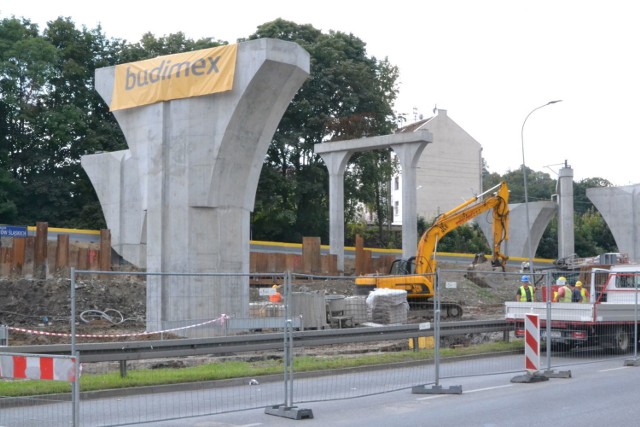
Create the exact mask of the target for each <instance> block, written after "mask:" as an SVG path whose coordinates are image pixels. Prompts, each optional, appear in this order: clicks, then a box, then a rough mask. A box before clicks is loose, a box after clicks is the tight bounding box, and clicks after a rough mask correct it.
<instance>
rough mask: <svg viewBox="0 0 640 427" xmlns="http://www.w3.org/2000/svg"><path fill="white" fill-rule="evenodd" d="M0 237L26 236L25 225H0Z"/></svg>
mask: <svg viewBox="0 0 640 427" xmlns="http://www.w3.org/2000/svg"><path fill="white" fill-rule="evenodd" d="M0 237H27V227H21V226H19V225H0Z"/></svg>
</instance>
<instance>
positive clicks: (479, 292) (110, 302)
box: [0, 265, 519, 345]
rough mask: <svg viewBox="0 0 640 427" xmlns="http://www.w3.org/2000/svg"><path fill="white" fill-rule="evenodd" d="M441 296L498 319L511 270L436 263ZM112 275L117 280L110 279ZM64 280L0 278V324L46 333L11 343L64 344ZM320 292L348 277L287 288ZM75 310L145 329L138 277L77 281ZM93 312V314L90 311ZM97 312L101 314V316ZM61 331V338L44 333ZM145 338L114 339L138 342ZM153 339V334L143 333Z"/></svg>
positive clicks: (99, 323) (509, 290)
mask: <svg viewBox="0 0 640 427" xmlns="http://www.w3.org/2000/svg"><path fill="white" fill-rule="evenodd" d="M440 268H442V269H443V270H442V277H441V282H440V283H443V284H444V286H442V296H443V299H446V300H448V301H454V302H457V303H459V304H460V305H461V306H462V307H463V310H464V314H463V317H462V320H474V319H482V318H500V317H501V315H502V313H503V312H504V309H503V303H504V301H505V300H507V299H508V300H511V299H512V298H513V296H514V295H515V291H516V285H515V283H517V277H519V276H516V275H515V274H506V275H505V274H496V273H494V272H493V270H492V269H491V268H487V267H482V266H479V267H478V268H477V269H476V270H475V271H474V272H470V271H467V270H466V266H461V265H449V266H447V265H440ZM513 273H515V272H513ZM114 277H117V278H114ZM70 286H71V285H70V281H69V279H61V278H58V279H49V280H28V279H20V280H9V279H0V324H1V325H7V326H11V327H14V328H24V329H28V330H36V331H42V332H45V333H48V334H49V335H39V334H34V333H24V332H20V331H15V330H13V329H12V330H11V331H10V343H11V345H22V344H54V343H68V342H70V338H68V337H67V336H65V334H68V333H69V331H70V321H69V313H70V311H71V307H70V305H71V304H70V293H71V288H70ZM317 290H322V291H323V292H324V293H325V294H337V295H345V296H351V295H354V294H355V285H354V283H353V278H337V279H331V280H330V279H326V278H323V279H317V280H311V279H309V280H301V281H298V282H297V283H295V284H294V286H293V291H294V292H296V291H317ZM75 293H76V311H77V313H78V314H79V317H81V319H80V321H79V322H78V323H77V333H78V334H107V335H118V334H123V333H131V332H142V331H144V330H145V322H144V319H145V315H146V313H145V305H146V284H145V282H144V280H143V279H141V278H140V277H139V276H109V279H98V278H92V279H86V280H81V279H78V280H77V281H76V286H75ZM260 298H264V297H260V296H259V292H258V289H257V288H252V289H251V300H252V301H254V300H259V299H260ZM92 310H97V311H98V312H97V313H96V312H92ZM102 313H103V314H102ZM425 320H428V316H427V315H425V314H424V313H421V312H410V314H409V319H408V321H409V322H415V323H417V322H422V321H425ZM57 333H59V334H62V335H61V336H56V335H50V334H57ZM140 339H145V337H140V336H136V337H131V338H130V339H129V338H119V339H117V340H118V341H123V340H140ZM146 339H157V336H153V335H150V336H146ZM95 341H103V342H104V341H115V339H110V338H101V339H89V338H87V339H85V340H84V341H83V339H82V338H80V339H79V340H78V342H79V343H81V342H95Z"/></svg>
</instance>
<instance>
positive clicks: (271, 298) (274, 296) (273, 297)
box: [269, 291, 282, 303]
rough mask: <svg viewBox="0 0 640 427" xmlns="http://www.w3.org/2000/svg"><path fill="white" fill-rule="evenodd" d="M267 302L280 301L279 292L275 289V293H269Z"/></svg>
mask: <svg viewBox="0 0 640 427" xmlns="http://www.w3.org/2000/svg"><path fill="white" fill-rule="evenodd" d="M269 302H274V303H278V302H282V295H280V292H278V291H276V293H275V294H271V295H269Z"/></svg>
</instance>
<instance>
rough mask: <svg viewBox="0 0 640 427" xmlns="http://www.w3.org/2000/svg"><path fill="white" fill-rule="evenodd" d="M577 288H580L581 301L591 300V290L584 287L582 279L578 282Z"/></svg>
mask: <svg viewBox="0 0 640 427" xmlns="http://www.w3.org/2000/svg"><path fill="white" fill-rule="evenodd" d="M576 289H578V290H580V297H581V298H582V299H581V300H580V302H589V297H590V295H589V291H588V290H587V289H586V288H583V287H582V282H581V281H580V280H578V281H577V282H576Z"/></svg>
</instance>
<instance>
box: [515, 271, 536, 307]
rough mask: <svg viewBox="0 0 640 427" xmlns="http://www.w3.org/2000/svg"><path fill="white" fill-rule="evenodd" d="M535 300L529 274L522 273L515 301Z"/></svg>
mask: <svg viewBox="0 0 640 427" xmlns="http://www.w3.org/2000/svg"><path fill="white" fill-rule="evenodd" d="M535 300H536V296H535V289H534V287H533V286H531V281H530V280H529V276H527V275H524V276H522V277H521V278H520V287H519V288H518V292H516V301H518V302H534V301H535Z"/></svg>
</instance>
